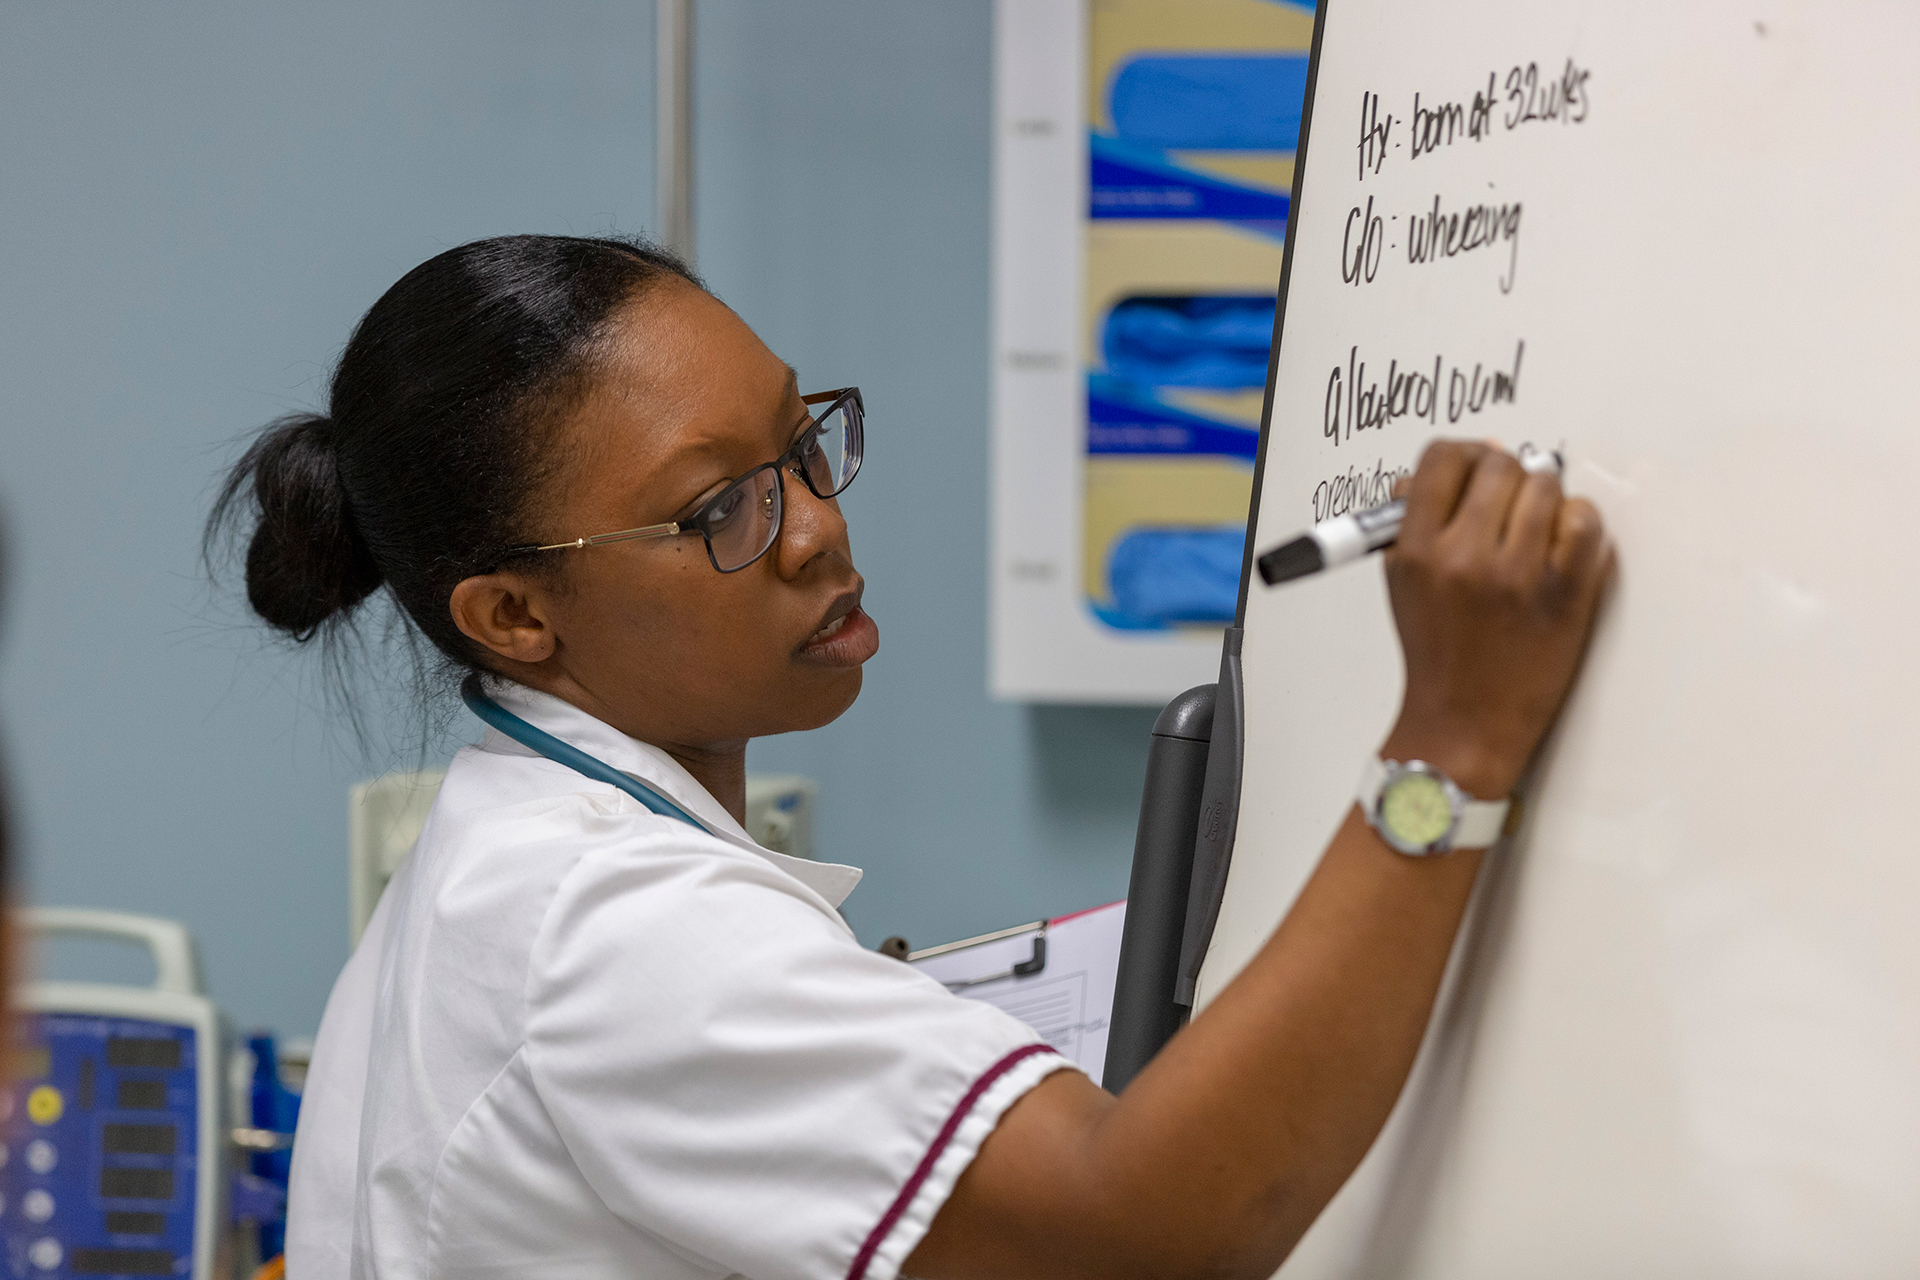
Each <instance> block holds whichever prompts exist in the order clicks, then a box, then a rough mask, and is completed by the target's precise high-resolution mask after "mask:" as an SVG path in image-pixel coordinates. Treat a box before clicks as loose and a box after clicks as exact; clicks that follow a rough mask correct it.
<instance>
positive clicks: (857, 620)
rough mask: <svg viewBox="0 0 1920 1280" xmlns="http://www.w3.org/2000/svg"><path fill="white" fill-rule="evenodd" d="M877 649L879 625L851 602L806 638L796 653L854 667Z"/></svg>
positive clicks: (819, 661) (878, 649)
mask: <svg viewBox="0 0 1920 1280" xmlns="http://www.w3.org/2000/svg"><path fill="white" fill-rule="evenodd" d="M879 651H880V628H879V627H877V626H875V625H874V622H873V619H872V618H869V617H868V616H867V614H866V610H864V609H862V608H860V606H858V605H855V606H854V607H853V610H852V612H850V613H847V614H843V615H842V616H840V617H838V618H835V619H834V620H833V621H832V622H829V623H828V624H827V625H826V626H824V627H822V628H820V629H819V630H818V631H816V632H814V633H813V635H812V636H810V637H808V639H807V642H806V643H805V644H803V645H801V646H800V651H799V656H800V657H802V658H805V659H807V660H808V661H809V662H818V663H821V664H824V665H826V666H830V667H857V666H859V665H860V664H861V663H863V662H865V661H866V660H867V659H868V658H871V657H872V656H873V655H874V654H876V653H878V652H879Z"/></svg>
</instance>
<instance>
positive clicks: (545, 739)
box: [460, 674, 706, 831]
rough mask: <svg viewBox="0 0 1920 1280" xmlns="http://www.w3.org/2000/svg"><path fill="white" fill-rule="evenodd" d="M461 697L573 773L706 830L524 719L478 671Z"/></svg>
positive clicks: (631, 779)
mask: <svg viewBox="0 0 1920 1280" xmlns="http://www.w3.org/2000/svg"><path fill="white" fill-rule="evenodd" d="M460 700H461V701H462V702H465V703H466V704H467V710H469V711H471V712H473V714H475V715H476V716H479V717H480V719H481V720H483V721H485V722H486V723H487V724H488V725H489V726H490V727H492V728H495V729H498V730H499V731H500V732H501V733H504V734H506V735H507V736H508V737H509V738H512V739H513V740H514V741H515V742H517V743H519V744H520V745H521V746H523V747H525V748H527V749H528V750H529V751H535V752H538V753H539V754H541V755H543V756H545V757H546V758H547V759H549V760H551V761H553V762H554V763H555V764H563V765H565V766H567V768H569V769H572V770H573V771H574V772H575V773H580V774H584V775H585V776H587V777H589V778H592V779H593V780H594V781H595V782H604V783H606V784H607V785H608V786H610V787H617V788H619V789H620V790H621V791H624V792H626V793H627V794H628V795H630V796H632V797H633V798H634V799H635V800H638V801H639V802H640V803H641V804H643V805H645V806H646V807H647V808H648V809H651V810H652V811H653V812H655V813H657V814H659V815H660V816H661V817H663V818H678V819H679V820H680V821H682V822H684V823H686V824H687V825H688V826H690V827H693V828H695V829H696V830H700V831H705V830H706V826H705V825H704V824H703V823H701V822H700V821H699V820H698V819H697V818H695V817H693V815H691V814H689V813H688V812H687V811H686V810H685V809H682V808H681V807H680V806H679V805H677V804H675V803H674V802H673V801H671V800H669V799H667V798H666V797H665V796H663V795H661V794H660V793H659V792H658V791H655V790H654V789H653V788H652V787H649V786H648V785H647V784H646V783H644V782H642V781H640V780H639V779H638V778H635V777H634V776H633V775H632V774H628V773H622V772H620V770H618V769H616V768H614V767H613V766H612V765H610V764H608V763H607V762H606V761H604V760H599V759H596V758H594V757H593V756H590V755H588V754H587V753H586V752H584V751H582V750H581V749H580V748H578V747H576V746H572V745H571V744H569V743H566V742H562V741H561V740H560V739H558V738H556V737H554V736H553V735H552V734H550V733H548V732H547V731H546V730H544V729H540V728H536V727H535V726H533V725H531V724H529V723H527V721H525V720H523V719H521V718H520V717H519V716H517V715H515V714H513V712H511V711H509V710H507V709H506V708H505V707H503V706H501V705H500V704H499V703H497V702H495V701H494V700H493V699H492V698H489V697H488V696H487V694H486V691H485V690H483V689H482V688H481V687H480V677H479V675H478V674H474V675H470V676H468V677H467V678H466V680H464V681H463V682H462V683H461V685H460Z"/></svg>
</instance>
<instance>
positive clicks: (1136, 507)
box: [1083, 0, 1313, 631]
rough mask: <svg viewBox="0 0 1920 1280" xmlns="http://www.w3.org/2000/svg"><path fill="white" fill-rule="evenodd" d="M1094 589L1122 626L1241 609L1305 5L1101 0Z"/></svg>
mask: <svg viewBox="0 0 1920 1280" xmlns="http://www.w3.org/2000/svg"><path fill="white" fill-rule="evenodd" d="M1088 38H1089V43H1090V49H1089V60H1088V71H1089V75H1088V82H1087V83H1088V90H1089V100H1088V102H1087V126H1088V134H1089V153H1090V157H1091V174H1090V182H1089V185H1088V209H1087V217H1088V224H1087V228H1086V239H1085V243H1086V264H1085V265H1086V270H1085V280H1086V296H1085V298H1084V330H1083V332H1084V335H1085V339H1084V340H1085V347H1084V360H1085V367H1086V371H1087V453H1086V505H1085V522H1086V523H1085V562H1084V563H1085V570H1084V573H1085V590H1086V595H1087V600H1088V603H1089V604H1090V606H1091V607H1092V610H1093V613H1094V615H1095V616H1096V617H1097V618H1098V619H1099V620H1100V621H1101V622H1102V623H1104V624H1105V625H1107V626H1108V627H1112V628H1114V629H1116V630H1122V631H1153V630H1165V629H1168V628H1173V627H1185V626H1218V625H1221V624H1224V623H1227V622H1231V621H1232V619H1233V611H1234V603H1235V599H1236V596H1237V594H1238V590H1239V580H1240V557H1241V544H1242V542H1243V540H1244V537H1245V532H1246V521H1247V503H1248V500H1249V497H1250V496H1251V493H1252V488H1253V461H1254V451H1255V445H1256V442H1257V440H1258V436H1259V427H1260V407H1261V398H1262V394H1263V391H1264V388H1265V386H1266V379H1267V353H1268V349H1269V346H1270V343H1271V340H1272V334H1273V311H1274V295H1275V293H1276V290H1277V286H1278V282H1279V279H1280V265H1281V256H1282V248H1283V245H1284V242H1285V238H1286V230H1287V214H1288V203H1289V193H1290V192H1291V190H1292V186H1293V161H1294V149H1295V147H1296V146H1297V145H1298V143H1299V135H1300V110H1301V103H1302V100H1303V98H1304V96H1305V92H1306V81H1307V52H1308V49H1309V48H1310V46H1311V44H1312V41H1313V8H1312V6H1311V4H1307V5H1302V4H1296V3H1286V2H1282V0H1092V3H1091V7H1090V12H1089V23H1088Z"/></svg>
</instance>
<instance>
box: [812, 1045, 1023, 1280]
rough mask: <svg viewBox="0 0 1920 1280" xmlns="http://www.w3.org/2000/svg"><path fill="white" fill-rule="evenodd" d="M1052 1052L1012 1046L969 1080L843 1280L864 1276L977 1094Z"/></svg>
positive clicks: (859, 1279) (971, 1107)
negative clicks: (975, 1078) (1031, 1059)
mask: <svg viewBox="0 0 1920 1280" xmlns="http://www.w3.org/2000/svg"><path fill="white" fill-rule="evenodd" d="M1052 1052H1054V1048H1053V1046H1052V1045H1049V1044H1030V1045H1027V1046H1026V1047H1025V1048H1021V1049H1015V1050H1014V1051H1013V1052H1012V1053H1010V1054H1008V1055H1007V1056H1006V1057H1004V1058H1002V1059H1000V1061H998V1062H996V1063H994V1064H993V1065H992V1066H990V1067H988V1068H987V1069H986V1071H984V1072H983V1073H981V1076H980V1078H979V1079H978V1080H975V1081H974V1082H973V1085H972V1087H971V1088H969V1089H968V1090H967V1092H966V1094H965V1095H964V1096H962V1097H961V1099H960V1101H959V1103H958V1104H957V1105H956V1106H955V1107H954V1109H953V1114H951V1115H949V1116H948V1117H947V1122H946V1123H945V1124H943V1125H941V1126H940V1132H939V1133H937V1134H935V1135H934V1139H933V1143H932V1145H931V1146H929V1147H928V1148H927V1153H926V1154H925V1155H923V1156H921V1157H920V1163H919V1164H917V1165H915V1166H914V1170H913V1176H912V1177H910V1178H908V1179H907V1185H906V1186H904V1187H901V1188H900V1194H899V1195H897V1196H895V1197H894V1198H893V1203H892V1204H890V1205H888V1206H887V1211H886V1212H885V1213H883V1214H881V1215H880V1222H879V1225H877V1226H875V1227H874V1229H873V1230H872V1232H870V1233H869V1234H868V1236H867V1239H866V1243H865V1244H862V1245H861V1246H860V1252H859V1253H856V1254H855V1255H854V1256H853V1266H851V1267H849V1268H848V1269H847V1280H865V1276H866V1274H867V1266H868V1265H869V1264H870V1263H871V1262H872V1261H873V1255H874V1254H875V1253H876V1252H878V1251H879V1248H880V1245H881V1242H882V1241H884V1240H885V1239H886V1238H887V1236H888V1235H890V1234H892V1232H893V1228H894V1226H895V1225H896V1224H897V1223H899V1221H900V1216H901V1215H902V1214H904V1213H905V1212H906V1211H907V1206H908V1205H910V1204H912V1203H913V1198H914V1196H916V1195H918V1194H919V1193H920V1184H921V1183H923V1182H925V1181H926V1180H927V1175H928V1174H930V1173H932V1172H933V1166H934V1162H935V1161H937V1160H938V1159H939V1158H940V1153H941V1152H943V1151H945V1150H946V1149H947V1144H948V1143H949V1142H952V1141H953V1135H954V1133H955V1132H957V1131H958V1130H959V1128H960V1122H961V1121H962V1120H965V1119H966V1118H967V1116H968V1115H969V1114H970V1113H971V1112H972V1111H973V1107H974V1104H975V1103H977V1102H979V1101H980V1095H981V1094H983V1093H985V1092H986V1091H987V1090H988V1089H990V1088H992V1087H993V1082H994V1081H996V1080H998V1079H999V1078H1000V1077H1001V1076H1004V1075H1005V1074H1007V1072H1009V1071H1011V1070H1013V1068H1014V1067H1016V1066H1018V1065H1019V1064H1020V1063H1022V1062H1025V1061H1026V1060H1027V1059H1028V1058H1031V1057H1032V1056H1033V1055H1034V1054H1036V1053H1052Z"/></svg>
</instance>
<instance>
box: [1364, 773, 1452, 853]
mask: <svg viewBox="0 0 1920 1280" xmlns="http://www.w3.org/2000/svg"><path fill="white" fill-rule="evenodd" d="M1380 821H1381V823H1382V824H1383V825H1385V827H1386V828H1387V830H1389V831H1391V832H1392V833H1393V834H1394V835H1395V836H1396V837H1397V838H1398V839H1400V840H1401V841H1402V842H1404V843H1406V844H1408V845H1414V846H1418V847H1420V848H1425V847H1426V846H1428V845H1430V844H1432V843H1433V842H1434V841H1436V840H1438V839H1440V838H1441V837H1442V836H1444V835H1446V834H1447V830H1448V828H1450V827H1452V826H1453V804H1452V802H1451V801H1450V800H1449V799H1448V798H1447V789H1446V787H1445V786H1443V785H1442V784H1441V782H1440V779H1438V778H1436V777H1434V776H1433V775H1432V774H1427V773H1403V774H1401V775H1400V776H1399V777H1397V778H1395V779H1394V780H1393V781H1392V782H1389V783H1388V784H1387V788H1386V790H1385V791H1383V792H1381V793H1380Z"/></svg>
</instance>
